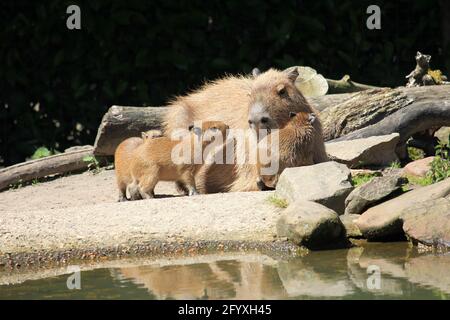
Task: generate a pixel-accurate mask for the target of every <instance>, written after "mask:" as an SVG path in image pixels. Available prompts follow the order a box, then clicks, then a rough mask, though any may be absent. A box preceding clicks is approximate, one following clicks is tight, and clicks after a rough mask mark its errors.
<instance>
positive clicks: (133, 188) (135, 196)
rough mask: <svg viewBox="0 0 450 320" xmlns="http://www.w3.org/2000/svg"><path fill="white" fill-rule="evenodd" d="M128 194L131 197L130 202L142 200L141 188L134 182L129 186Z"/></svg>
mask: <svg viewBox="0 0 450 320" xmlns="http://www.w3.org/2000/svg"><path fill="white" fill-rule="evenodd" d="M127 190H128V194H129V195H130V200H141V199H142V197H141V193H140V192H139V186H138V184H137V183H136V182H133V183H131V184H129V185H128V186H127Z"/></svg>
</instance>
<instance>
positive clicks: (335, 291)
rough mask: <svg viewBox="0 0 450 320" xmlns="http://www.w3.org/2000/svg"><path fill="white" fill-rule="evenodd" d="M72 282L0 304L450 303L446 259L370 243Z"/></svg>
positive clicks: (178, 263)
mask: <svg viewBox="0 0 450 320" xmlns="http://www.w3.org/2000/svg"><path fill="white" fill-rule="evenodd" d="M147 261H148V260H147ZM69 276H70V274H63V275H58V276H53V277H47V278H41V279H35V280H26V281H24V282H21V283H17V284H9V285H8V284H2V285H0V299H449V298H450V254H439V255H438V254H429V253H427V254H419V253H417V250H416V249H415V248H411V247H410V246H409V245H408V244H406V243H385V244H376V243H372V244H365V245H364V246H363V247H356V248H351V249H346V250H333V251H319V252H311V253H309V254H308V255H306V256H305V257H299V258H289V259H286V260H283V259H281V260H280V259H275V258H271V257H269V256H267V255H263V254H255V253H252V254H250V253H249V254H242V253H236V254H232V253H223V254H216V255H204V256H198V257H194V258H193V257H189V258H188V259H184V260H183V259H175V260H172V261H171V262H170V263H167V260H165V262H161V261H160V262H158V261H153V262H146V264H145V265H138V266H130V265H124V266H123V267H122V266H121V267H117V266H116V267H111V268H99V269H94V270H88V271H81V273H80V285H81V289H80V290H76V289H74V290H69V289H68V288H67V284H66V283H67V279H68V277H69ZM33 277H34V278H36V277H37V278H39V275H38V276H36V272H35V273H34V275H33ZM19 278H20V277H19ZM5 279H6V280H5ZM7 279H12V278H11V273H9V274H6V273H5V271H3V272H1V271H0V283H5V281H7ZM15 279H17V278H15Z"/></svg>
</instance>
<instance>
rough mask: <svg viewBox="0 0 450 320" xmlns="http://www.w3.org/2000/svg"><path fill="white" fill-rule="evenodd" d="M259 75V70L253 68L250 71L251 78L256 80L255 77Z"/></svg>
mask: <svg viewBox="0 0 450 320" xmlns="http://www.w3.org/2000/svg"><path fill="white" fill-rule="evenodd" d="M260 74H261V70H259V69H258V68H253V70H252V76H253V78H256V77H257V76H259V75H260Z"/></svg>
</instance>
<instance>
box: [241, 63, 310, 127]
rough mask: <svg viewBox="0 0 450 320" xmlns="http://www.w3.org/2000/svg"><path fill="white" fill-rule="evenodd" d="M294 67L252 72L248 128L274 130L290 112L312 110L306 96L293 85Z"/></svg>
mask: <svg viewBox="0 0 450 320" xmlns="http://www.w3.org/2000/svg"><path fill="white" fill-rule="evenodd" d="M297 76H298V71H297V68H295V67H293V68H289V69H286V70H284V71H277V70H274V69H270V70H268V71H266V72H264V73H259V72H258V71H254V72H253V77H254V80H253V83H252V88H251V91H250V93H249V96H250V102H249V106H248V123H249V126H250V128H251V129H254V130H259V129H269V130H270V129H275V128H281V127H283V126H284V125H285V124H286V123H287V122H288V121H289V112H290V111H292V112H300V111H306V112H309V111H311V109H310V107H309V105H308V103H307V102H306V99H305V98H304V97H303V95H302V94H301V93H300V91H299V90H298V89H297V88H296V86H295V84H294V83H295V80H296V79H297Z"/></svg>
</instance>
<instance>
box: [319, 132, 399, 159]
mask: <svg viewBox="0 0 450 320" xmlns="http://www.w3.org/2000/svg"><path fill="white" fill-rule="evenodd" d="M399 137H400V135H399V134H398V133H392V134H389V135H385V136H374V137H369V138H363V139H355V140H348V141H338V142H329V143H326V144H325V148H326V151H327V153H328V156H329V157H330V159H333V160H335V161H337V162H340V163H345V164H346V165H348V166H349V167H355V166H357V165H388V164H390V163H391V162H393V161H396V160H398V157H397V155H396V153H395V147H396V145H397V142H398V140H399Z"/></svg>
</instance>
